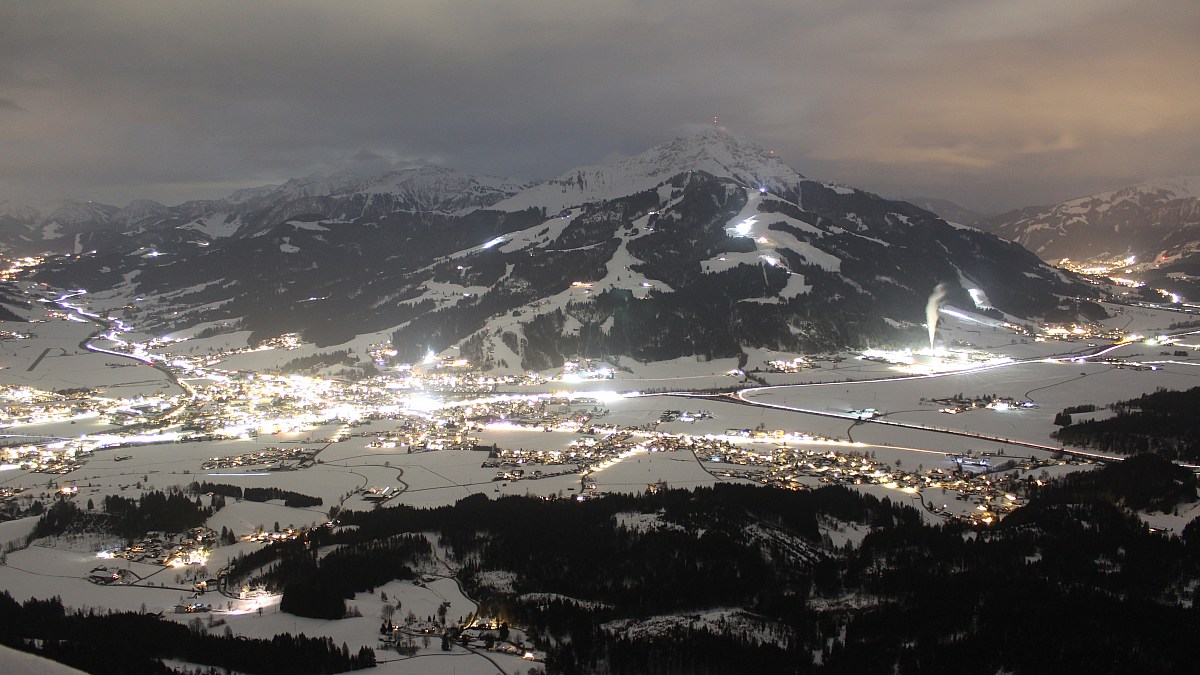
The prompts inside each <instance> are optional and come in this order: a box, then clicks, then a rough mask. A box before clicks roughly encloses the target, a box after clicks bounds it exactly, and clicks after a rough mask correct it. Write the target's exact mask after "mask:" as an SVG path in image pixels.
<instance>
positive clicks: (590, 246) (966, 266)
mask: <svg viewBox="0 0 1200 675" xmlns="http://www.w3.org/2000/svg"><path fill="white" fill-rule="evenodd" d="M512 187H513V184H512V183H510V182H505V181H491V182H489V181H487V180H481V179H479V178H477V177H468V176H465V175H464V174H458V173H457V172H449V171H445V170H440V169H438V170H431V169H422V170H414V171H411V172H390V173H388V174H384V175H381V176H375V177H371V178H368V179H361V178H356V177H353V176H349V175H338V176H334V177H326V178H311V179H303V180H294V181H289V182H288V183H286V184H284V185H282V186H278V187H271V188H260V189H255V190H250V191H242V192H239V193H235V195H233V196H231V198H230V199H228V200H218V201H215V202H208V203H190V204H189V205H185V206H187V207H188V208H189V209H192V212H191V214H182V213H180V212H179V211H173V215H172V217H171V219H164V220H162V221H160V222H159V223H158V224H156V225H151V226H145V227H142V228H140V229H137V230H136V231H133V230H131V231H130V232H129V234H128V236H127V237H126V238H127V241H126V242H125V247H124V248H120V247H118V248H116V249H105V248H104V247H103V246H99V245H97V246H91V247H89V248H95V249H96V250H97V251H99V252H98V253H96V254H95V255H88V256H83V257H82V258H72V259H70V260H62V261H54V263H53V264H47V265H46V266H45V267H44V268H43V270H42V277H41V280H45V281H47V282H48V283H50V284H52V285H54V286H57V287H64V288H88V289H100V288H114V287H119V288H120V289H122V290H121V291H120V292H121V293H123V294H125V295H128V296H131V299H132V298H140V300H138V301H137V302H136V303H135V302H129V303H122V304H129V305H130V306H131V307H132V308H131V309H127V311H128V312H130V313H131V314H130V316H129V317H128V320H129V322H130V323H136V324H138V325H143V326H147V327H149V328H150V329H152V330H157V329H159V328H161V329H163V330H165V331H168V332H170V331H178V330H181V329H185V328H187V327H189V326H193V325H197V324H202V323H206V322H207V323H210V324H212V325H216V324H223V325H229V326H236V327H237V328H239V329H244V330H249V331H252V333H253V335H252V337H254V338H265V337H270V336H273V335H278V334H280V333H284V332H303V333H304V335H305V338H306V339H308V340H310V341H313V342H316V343H318V344H321V345H323V346H324V345H335V344H341V343H344V342H346V341H347V340H351V339H353V338H354V337H355V336H356V335H363V334H367V333H379V332H383V331H387V332H388V333H390V335H391V338H392V343H393V346H394V347H395V349H396V351H397V352H399V354H400V358H403V359H415V358H422V357H424V356H425V355H426V354H427V353H428V352H429V351H430V350H432V351H434V352H444V351H445V350H447V349H452V348H454V349H458V350H459V352H458V353H461V354H462V355H464V356H466V357H467V358H470V359H471V360H472V361H473V362H475V363H477V364H479V365H481V366H485V367H487V366H496V367H500V368H508V369H512V370H516V369H521V368H534V369H543V368H548V367H561V365H562V363H563V362H564V360H566V359H569V358H572V357H575V356H580V357H584V358H599V359H607V358H608V357H610V356H611V357H614V358H616V357H623V356H631V357H633V358H636V359H638V360H641V361H649V360H667V359H675V358H680V357H685V356H693V355H698V356H701V357H702V358H708V359H712V358H726V357H736V356H737V355H738V354H739V353H741V352H742V351H743V350H744V349H754V348H762V349H774V350H779V351H792V352H794V351H803V350H820V349H830V348H840V347H843V346H848V345H858V344H864V343H865V342H868V341H870V342H872V343H874V344H880V343H886V342H889V341H894V340H897V339H902V336H901V331H903V330H904V328H903V327H904V326H912V325H914V324H917V323H920V321H922V320H923V318H924V313H925V306H926V304H927V303H926V301H927V299H928V297H929V295H930V293H931V292H932V291H933V289H934V288H935V287H937V286H938V285H939V284H946V285H947V287H948V289H949V290H948V291H947V293H948V296H947V301H948V302H951V303H957V304H960V305H963V306H971V303H972V300H971V296H970V294H968V289H972V290H977V291H982V293H983V294H984V295H986V296H987V298H988V300H989V301H990V303H991V304H992V305H994V306H995V307H996V308H997V309H998V310H1001V311H1004V312H1007V313H1009V314H1012V315H1016V316H1035V315H1041V314H1042V313H1044V312H1045V311H1047V310H1049V309H1053V308H1054V307H1056V306H1057V299H1056V295H1069V296H1075V295H1080V294H1086V293H1088V292H1089V291H1088V290H1086V289H1084V288H1081V286H1082V285H1081V284H1075V283H1074V282H1072V281H1071V280H1070V279H1069V278H1067V277H1064V276H1063V275H1062V274H1060V273H1059V272H1058V271H1057V270H1054V269H1052V268H1050V267H1049V266H1047V265H1045V264H1044V263H1042V262H1041V261H1039V260H1038V259H1037V258H1036V257H1035V256H1033V255H1032V254H1030V253H1029V252H1028V251H1026V250H1024V249H1022V248H1020V247H1019V246H1016V245H1014V244H1011V243H1009V242H1004V241H1002V240H1000V239H998V238H997V237H995V236H992V235H988V234H986V233H982V232H979V231H977V230H973V229H970V228H963V227H956V226H952V225H951V224H949V223H947V222H946V221H944V220H942V219H941V218H938V217H936V216H935V215H933V214H931V213H929V212H927V211H924V210H922V209H920V208H917V207H915V206H913V205H911V204H908V203H906V202H899V201H891V200H887V199H883V198H881V197H879V196H877V195H873V194H870V193H867V192H863V191H860V190H855V189H853V188H849V187H845V186H837V185H829V184H825V183H820V182H817V181H811V180H807V179H804V178H803V177H802V176H801V175H800V174H799V173H798V172H796V171H794V170H792V169H790V168H788V167H787V166H785V165H783V164H782V162H780V161H779V160H778V159H776V158H775V157H774V156H772V155H771V154H770V153H768V152H765V151H763V150H762V148H760V147H758V146H756V145H754V144H751V143H744V142H741V141H738V140H736V139H734V138H733V137H731V136H729V135H728V134H725V133H723V132H720V131H718V130H715V129H712V130H708V131H705V132H701V133H699V134H694V135H692V136H688V137H684V138H681V139H676V140H675V141H672V142H670V143H666V144H664V145H660V146H657V147H655V148H652V149H650V150H648V151H646V152H644V153H642V154H640V155H638V156H636V157H633V158H629V159H625V160H622V161H619V162H615V163H613V164H610V165H607V166H603V167H590V168H587V169H579V170H576V171H575V172H573V173H571V174H568V176H567V177H566V178H562V179H559V180H558V181H557V182H554V181H552V182H551V183H546V184H542V185H539V186H535V187H533V188H530V189H528V190H525V191H523V192H521V193H520V194H518V195H516V196H515V197H512V198H510V199H506V200H504V201H503V202H501V203H499V204H497V205H495V206H493V207H491V208H487V209H478V208H476V207H477V206H478V205H479V204H480V203H481V202H478V201H477V202H471V200H472V199H476V198H481V197H482V198H484V200H485V201H486V200H487V199H492V198H494V197H496V196H497V195H498V194H503V193H505V192H506V191H507V190H509V189H511V188H512ZM579 200H585V201H582V202H580V201H579ZM572 203H576V204H578V206H575V207H571V208H562V207H566V206H568V205H570V204H572ZM468 204H470V205H469V206H468ZM470 209H474V210H470ZM542 209H545V211H544V212H543V210H542ZM130 210H133V209H132V208H131V209H130ZM137 210H139V211H146V212H154V211H155V210H156V209H155V208H154V206H153V205H150V204H143V205H139V209H137ZM468 210H469V212H467V211H468ZM185 216H186V217H185ZM123 236H125V235H123ZM135 245H136V246H135ZM164 308H169V311H164Z"/></svg>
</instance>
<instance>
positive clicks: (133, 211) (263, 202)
mask: <svg viewBox="0 0 1200 675" xmlns="http://www.w3.org/2000/svg"><path fill="white" fill-rule="evenodd" d="M526 187H528V184H527V183H522V182H520V181H516V180H512V179H508V178H499V177H496V176H485V175H475V174H469V173H465V172H462V171H457V170H455V169H447V168H443V167H429V166H425V167H414V168H408V169H398V170H393V171H387V172H385V173H382V174H377V175H367V176H364V175H361V174H357V173H353V172H340V173H336V174H333V175H330V176H320V175H314V176H309V177H307V178H295V179H292V180H289V181H287V182H286V183H284V184H283V185H268V186H262V187H254V188H244V189H240V190H236V191H235V192H233V193H232V194H230V195H229V196H228V197H224V198H222V199H211V200H198V201H190V202H185V203H183V204H179V205H178V206H165V205H163V204H159V203H158V202H155V201H151V200H146V199H139V200H134V201H132V202H130V203H129V205H128V206H126V207H124V208H118V207H116V206H110V205H107V204H100V203H98V202H73V201H67V202H61V203H57V204H38V205H25V204H18V203H15V202H7V201H0V250H3V251H7V252H9V253H15V254H28V253H41V252H54V253H72V252H81V251H85V250H90V249H97V250H105V249H108V250H112V249H116V248H122V247H125V248H128V247H129V246H131V245H132V246H133V247H134V248H137V246H139V245H141V243H146V242H144V241H143V240H144V238H145V237H146V236H150V237H152V238H154V239H156V241H155V242H152V243H155V244H156V245H157V244H163V245H169V244H170V242H173V241H175V242H180V241H182V242H192V243H193V244H197V243H204V244H207V243H208V242H211V241H213V240H217V239H222V238H225V237H230V236H233V235H235V234H237V235H241V236H250V235H253V234H256V233H259V232H262V231H263V230H264V229H269V228H270V227H271V226H273V225H276V224H278V223H279V222H281V221H286V220H288V219H290V218H293V217H295V216H313V215H316V216H319V217H323V218H327V219H330V220H345V221H356V220H362V219H364V218H365V219H371V220H376V221H378V220H381V219H383V218H386V217H387V216H389V215H390V214H396V213H444V214H457V215H463V214H466V213H469V212H471V211H474V210H476V209H480V208H486V207H489V206H491V205H493V204H495V203H496V202H498V201H500V200H502V199H505V198H507V197H510V196H512V195H514V194H516V193H517V192H519V191H520V190H522V189H524V188H526ZM135 242H136V243H135Z"/></svg>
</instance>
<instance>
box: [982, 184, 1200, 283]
mask: <svg viewBox="0 0 1200 675" xmlns="http://www.w3.org/2000/svg"><path fill="white" fill-rule="evenodd" d="M979 225H980V227H983V228H985V229H987V230H988V231H990V232H994V233H996V234H998V235H1000V236H1002V237H1004V238H1006V239H1010V240H1012V241H1015V242H1017V243H1019V244H1021V245H1023V246H1025V247H1026V248H1028V249H1030V250H1032V251H1033V252H1035V253H1037V254H1038V255H1040V256H1041V257H1042V258H1044V259H1046V260H1052V261H1057V260H1060V259H1062V258H1071V259H1072V260H1077V261H1086V260H1111V259H1118V258H1127V257H1130V256H1133V257H1134V258H1136V259H1137V261H1139V262H1150V261H1155V260H1158V261H1162V262H1171V261H1177V260H1179V259H1181V258H1189V257H1192V256H1194V255H1195V254H1196V253H1197V251H1200V177H1196V176H1193V177H1182V178H1163V179H1157V180H1151V181H1147V182H1145V183H1139V184H1137V185H1131V186H1129V187H1125V188H1121V189H1119V190H1113V191H1111V192H1102V193H1099V194H1094V195H1090V196H1087V197H1080V198H1078V199H1072V200H1070V201H1066V202H1063V203H1061V204H1058V205H1055V206H1049V207H1030V208H1026V209H1021V210H1019V211H1013V212H1010V213H1006V214H1003V215H1000V216H996V217H995V218H989V219H985V220H983V221H981V222H980V223H979Z"/></svg>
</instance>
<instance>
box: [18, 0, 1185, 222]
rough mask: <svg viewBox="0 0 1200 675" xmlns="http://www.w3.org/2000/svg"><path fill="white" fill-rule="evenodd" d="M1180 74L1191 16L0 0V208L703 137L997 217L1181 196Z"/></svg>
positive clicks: (543, 159)
mask: <svg viewBox="0 0 1200 675" xmlns="http://www.w3.org/2000/svg"><path fill="white" fill-rule="evenodd" d="M1198 63H1200V2H1196V0H748V1H743V2H714V1H712V0H603V1H599V2H587V3H576V2H570V1H569V0H555V1H550V0H404V1H403V2H398V1H395V0H358V1H355V0H343V1H339V2H331V1H327V0H326V1H320V2H304V1H295V0H293V1H288V2H275V1H268V0H256V1H254V2H246V1H245V0H236V1H230V2H219V1H213V0H209V1H205V2H194V3H192V2H169V3H164V2H159V1H137V0H106V1H105V2H90V1H85V2H59V1H56V0H27V1H23V0H13V1H11V2H5V3H3V4H2V5H0V199H3V198H9V199H13V200H16V201H24V200H29V199H57V198H66V197H70V198H77V199H96V200H102V201H107V202H111V203H118V204H123V203H125V202H126V201H128V200H129V199H132V198H137V197H147V198H153V199H157V200H159V201H163V202H166V203H176V202H179V201H182V200H185V199H191V198H206V197H217V196H222V195H224V194H227V193H228V192H229V191H231V190H232V189H234V188H237V187H244V186H248V185H258V184H265V183H272V182H279V181H282V180H284V179H286V178H288V177H292V176H300V175H308V174H310V173H313V172H320V171H328V170H332V169H335V168H339V167H342V166H346V165H348V164H349V165H353V164H356V163H368V164H370V165H372V166H375V165H378V166H383V165H386V164H388V163H395V164H405V163H411V162H430V163H438V164H443V165H446V166H452V167H456V168H462V169H465V170H470V171H480V172H488V173H495V174H500V175H507V176H513V177H517V178H526V179H542V178H549V177H551V176H554V175H557V174H558V173H561V172H562V171H564V170H566V169H568V168H570V167H572V166H574V165H578V164H587V163H594V162H599V161H603V160H605V159H610V158H613V157H617V156H620V155H622V154H631V153H635V152H638V151H641V150H643V149H645V148H647V147H649V146H651V145H654V144H656V143H660V142H663V141H666V140H669V139H671V138H672V137H674V136H675V135H676V134H678V133H679V132H680V131H681V130H683V129H685V128H687V126H688V125H692V124H696V123H702V122H705V121H706V120H709V119H711V117H712V116H713V115H719V116H720V117H721V121H722V123H723V124H725V125H726V126H728V127H729V128H730V129H731V130H732V131H733V132H735V133H737V134H738V135H740V136H743V137H745V138H748V139H751V140H754V141H757V142H758V143H760V144H762V145H763V146H765V147H769V148H772V149H774V150H775V151H776V153H777V154H779V155H780V156H782V157H783V158H785V159H786V160H787V161H788V162H789V163H790V164H792V165H793V166H794V167H796V168H797V169H798V170H799V171H800V172H801V173H804V174H805V175H808V176H810V177H814V178H820V179H824V180H836V181H841V182H845V183H848V184H851V185H855V186H858V187H863V188H866V189H869V190H873V191H877V192H882V193H885V194H892V195H897V194H901V195H930V196H941V197H948V198H951V199H954V200H956V201H959V202H961V203H963V204H965V205H967V206H971V207H975V208H984V209H993V210H998V209H1003V208H1009V207H1016V206H1022V205H1027V204H1035V203H1049V202H1054V201H1059V200H1061V199H1065V198H1069V197H1072V196H1078V195H1081V194H1087V193H1090V192H1095V191H1098V190H1101V189H1109V188H1113V187H1119V186H1121V185H1124V184H1128V183H1132V182H1137V181H1139V180H1142V179H1144V178H1147V177H1152V176H1171V175H1184V174H1186V175H1196V174H1200V75H1198V74H1197V66H1196V64H1198Z"/></svg>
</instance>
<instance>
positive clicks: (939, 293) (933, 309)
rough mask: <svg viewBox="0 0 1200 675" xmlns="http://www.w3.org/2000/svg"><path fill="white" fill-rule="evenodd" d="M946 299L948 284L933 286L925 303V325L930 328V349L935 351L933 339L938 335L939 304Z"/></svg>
mask: <svg viewBox="0 0 1200 675" xmlns="http://www.w3.org/2000/svg"><path fill="white" fill-rule="evenodd" d="M945 299H946V284H944V283H939V284H938V285H937V286H935V287H934V288H933V293H932V294H930V296H929V301H928V302H926V303H925V326H926V327H927V328H928V329H929V350H930V351H933V339H934V337H935V336H936V335H937V320H938V306H939V305H940V304H942V300H945Z"/></svg>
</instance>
